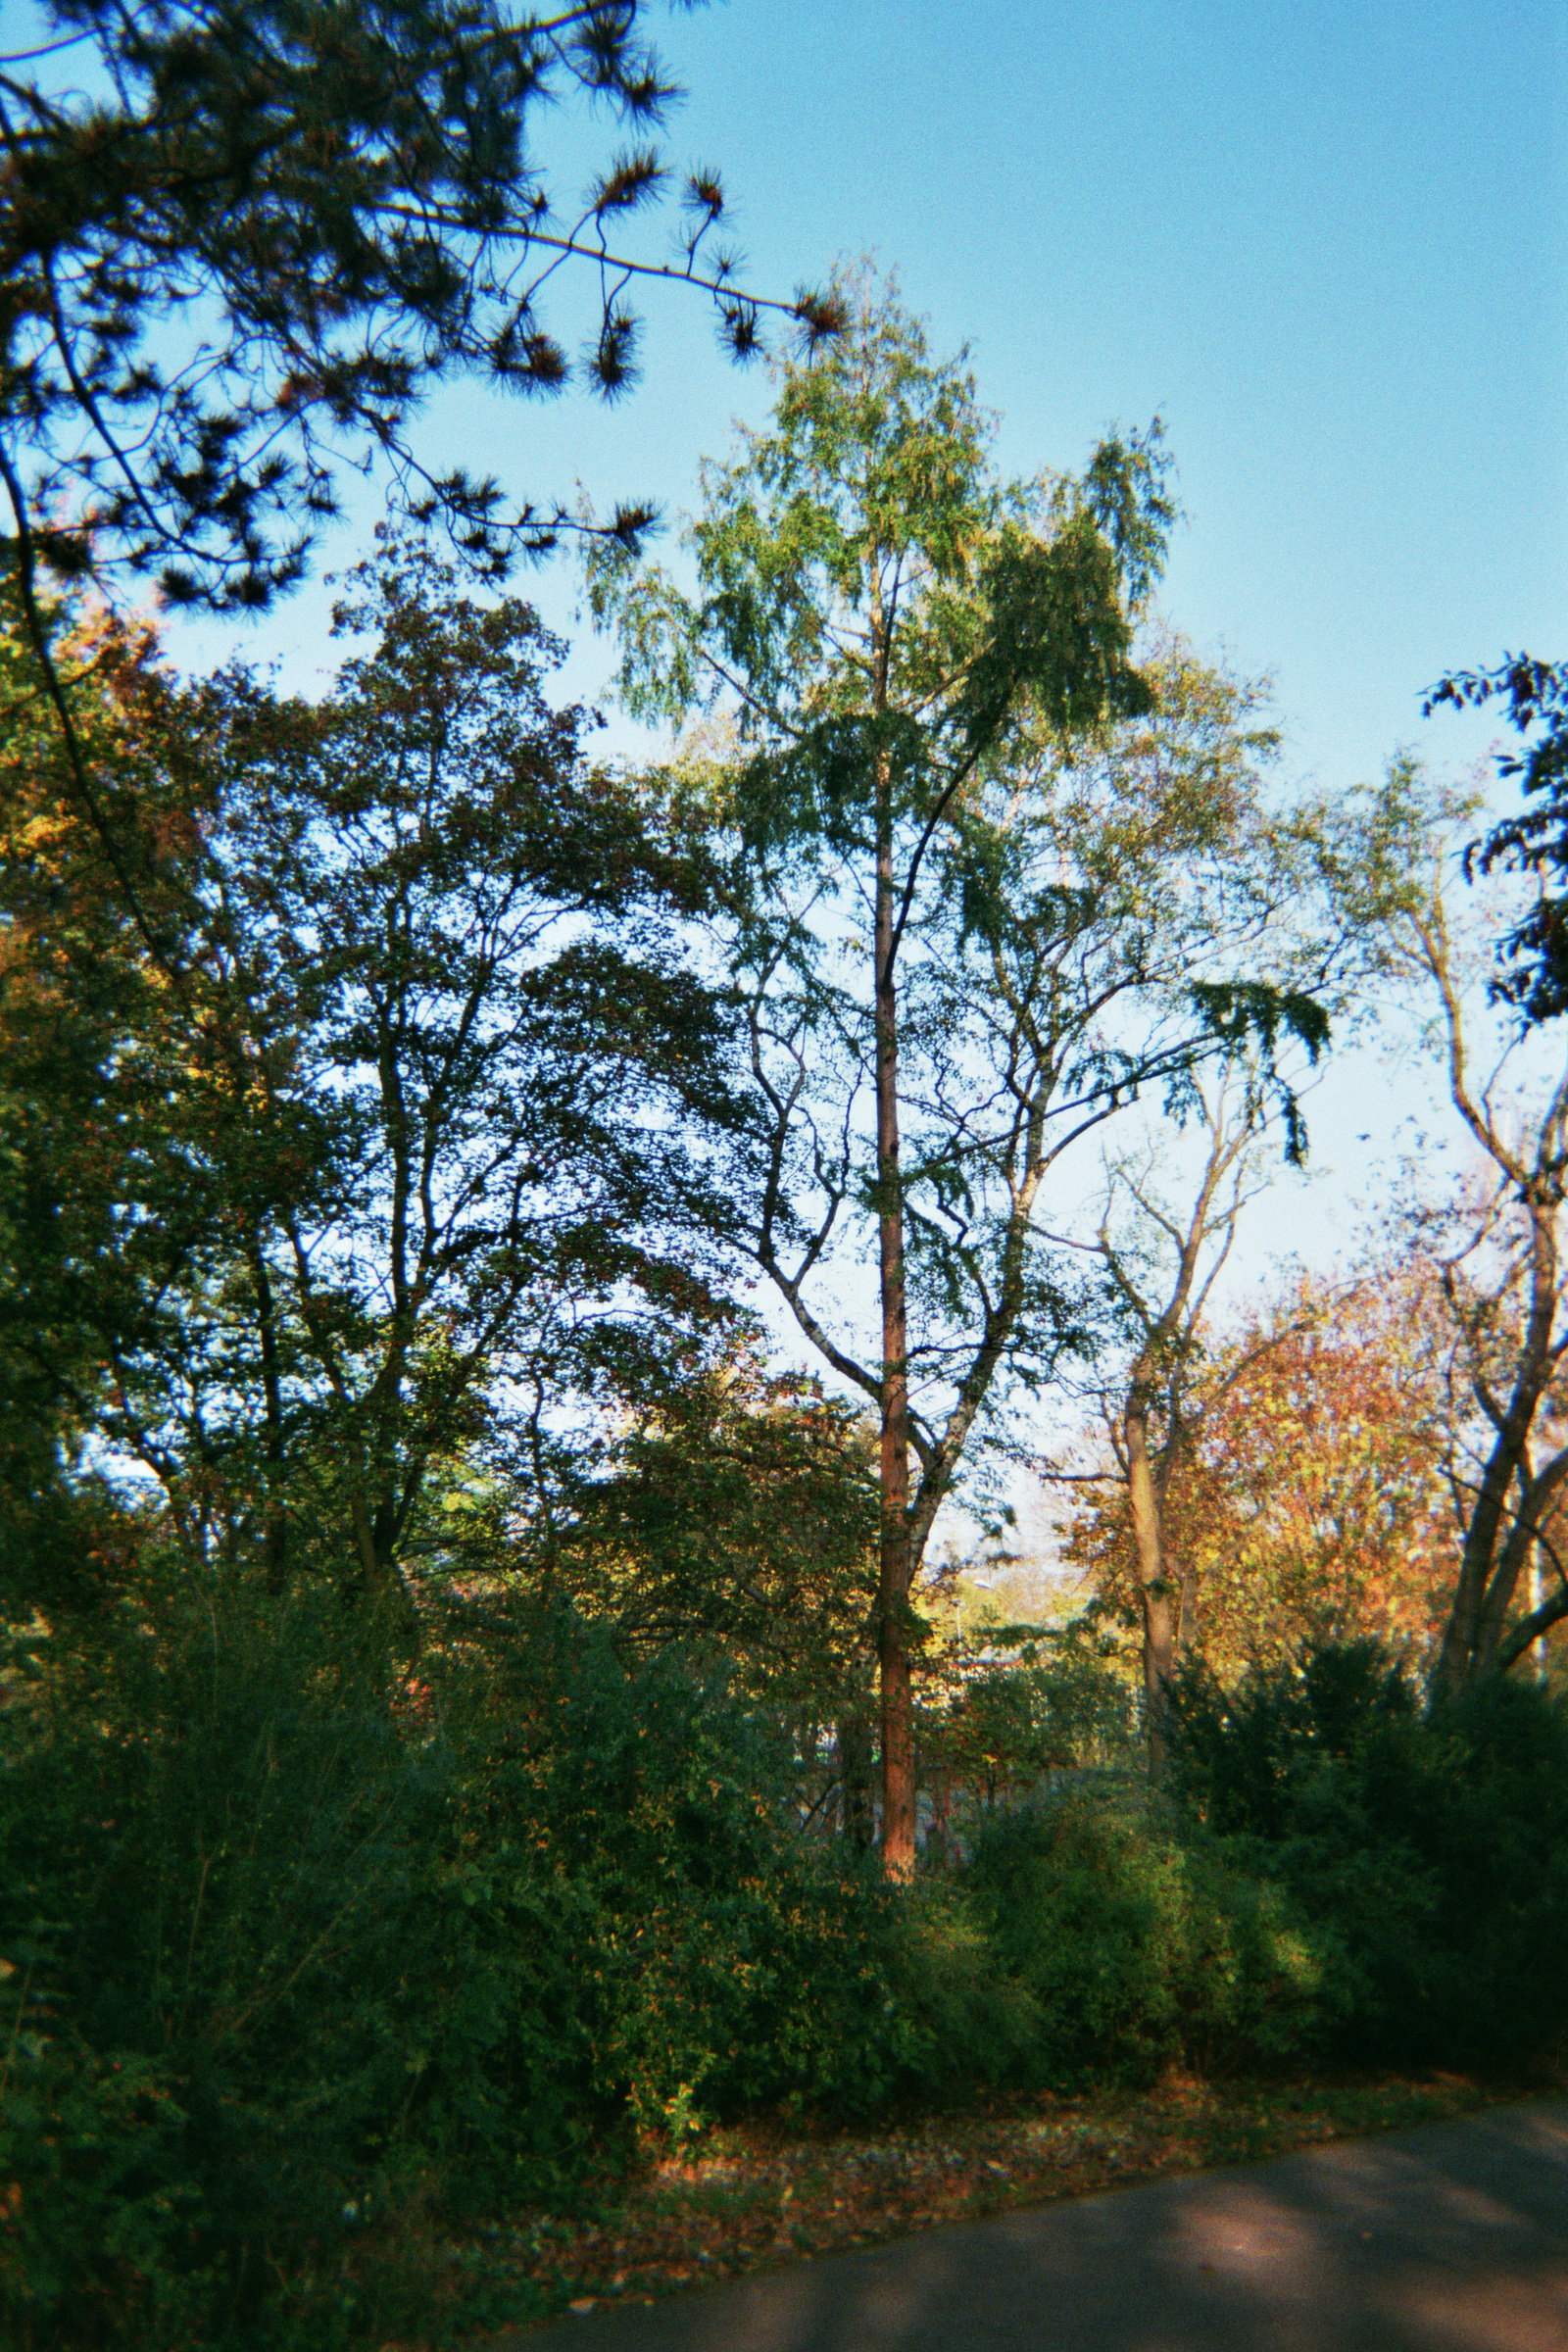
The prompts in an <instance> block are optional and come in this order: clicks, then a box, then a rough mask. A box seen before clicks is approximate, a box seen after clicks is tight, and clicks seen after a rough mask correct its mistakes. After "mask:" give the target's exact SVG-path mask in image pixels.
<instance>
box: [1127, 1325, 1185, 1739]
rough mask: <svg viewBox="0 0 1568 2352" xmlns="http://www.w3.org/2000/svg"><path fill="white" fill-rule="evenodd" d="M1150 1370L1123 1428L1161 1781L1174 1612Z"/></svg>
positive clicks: (1149, 1708) (1135, 1390) (1139, 1375)
mask: <svg viewBox="0 0 1568 2352" xmlns="http://www.w3.org/2000/svg"><path fill="white" fill-rule="evenodd" d="M1150 1386H1151V1381H1150V1367H1149V1365H1148V1363H1147V1361H1143V1360H1141V1361H1140V1362H1139V1364H1138V1365H1137V1367H1136V1368H1135V1370H1134V1373H1133V1378H1132V1382H1131V1385H1130V1387H1129V1389H1128V1392H1127V1408H1126V1411H1125V1413H1124V1414H1123V1416H1122V1430H1123V1434H1124V1437H1125V1440H1126V1446H1127V1495H1128V1501H1129V1503H1130V1505H1131V1510H1132V1522H1133V1547H1134V1553H1135V1560H1136V1566H1137V1571H1138V1599H1139V1606H1140V1608H1141V1610H1142V1613H1143V1621H1144V1723H1145V1728H1146V1730H1147V1733H1148V1737H1149V1776H1150V1779H1151V1780H1152V1781H1155V1782H1157V1781H1159V1779H1160V1778H1161V1777H1162V1775H1163V1773H1164V1770H1165V1765H1166V1762H1167V1760H1168V1758H1169V1754H1170V1683H1171V1677H1172V1675H1173V1674H1174V1673H1175V1671H1176V1612H1175V1609H1174V1608H1173V1607H1172V1605H1171V1594H1170V1591H1169V1587H1168V1585H1167V1583H1166V1579H1165V1559H1164V1539H1163V1531H1162V1527H1161V1519H1162V1513H1161V1511H1160V1496H1159V1494H1158V1492H1157V1489H1156V1487H1155V1483H1154V1473H1153V1468H1152V1464H1151V1462H1150V1459H1149V1402H1150Z"/></svg>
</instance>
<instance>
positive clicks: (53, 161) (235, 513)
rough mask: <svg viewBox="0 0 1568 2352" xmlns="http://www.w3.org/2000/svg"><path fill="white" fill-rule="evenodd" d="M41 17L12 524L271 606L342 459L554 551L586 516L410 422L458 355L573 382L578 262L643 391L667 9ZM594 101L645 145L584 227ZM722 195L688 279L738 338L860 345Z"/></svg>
mask: <svg viewBox="0 0 1568 2352" xmlns="http://www.w3.org/2000/svg"><path fill="white" fill-rule="evenodd" d="M39 15H40V18H41V22H42V24H43V25H44V26H45V27H52V26H59V27H61V28H62V32H63V36H64V37H62V38H61V39H60V40H57V41H55V42H53V43H48V42H44V43H41V44H40V45H38V46H35V47H33V48H32V49H31V51H30V53H24V55H23V56H21V57H15V58H12V59H10V60H9V61H8V71H7V75H6V84H5V89H6V148H7V171H6V177H5V181H4V188H3V198H0V289H3V292H0V468H3V473H4V480H5V484H6V487H7V490H8V492H9V495H10V498H11V502H12V506H13V510H14V514H13V528H14V529H15V531H16V532H18V533H20V534H24V535H26V534H28V533H29V532H30V533H32V534H35V536H36V540H37V542H38V544H39V545H40V546H41V547H42V548H43V549H44V550H45V551H46V552H47V553H48V555H49V556H50V558H51V560H52V561H53V562H54V563H55V564H56V565H57V566H60V567H62V568H64V567H67V566H70V567H72V568H77V569H79V568H82V567H85V566H88V565H92V564H99V565H104V564H108V563H111V562H114V561H116V560H119V561H121V562H124V563H128V564H129V566H130V567H131V568H132V569H133V570H135V571H137V572H142V573H152V574H154V575H155V576H156V577H157V579H158V581H159V584H160V586H161V588H162V590H163V593H164V595H165V596H166V597H167V598H169V599H171V600H174V601H184V602H192V601H196V600H202V601H205V602H207V603H209V604H212V605H216V606H217V607H219V608H220V609H221V610H231V611H233V610H237V611H245V610H250V609H254V608H256V607H258V606H264V605H266V604H267V603H268V602H269V601H270V598H271V597H272V596H273V594H274V593H275V592H277V591H278V590H279V589H288V588H292V587H293V586H295V585H296V584H297V582H298V581H299V579H300V578H301V577H302V575H303V572H304V568H305V564H306V559H307V554H308V551H309V549H310V547H311V545H312V543H313V541H314V539H315V537H316V535H317V533H318V532H319V529H320V527H321V525H322V523H323V521H324V520H325V519H326V518H327V517H329V516H331V515H333V514H334V513H335V512H336V507H337V490H336V479H337V471H338V467H339V466H340V465H342V464H344V463H348V464H351V465H352V464H363V465H367V466H368V465H369V464H371V463H372V462H373V461H374V460H376V459H379V460H380V461H381V462H382V463H383V464H384V465H387V466H389V468H390V471H391V474H392V479H393V482H394V484H395V486H396V488H397V490H398V492H399V493H400V494H401V498H402V501H403V503H404V505H405V506H406V507H407V508H408V509H410V510H412V511H414V512H416V513H419V512H423V513H424V514H427V515H441V516H443V517H444V518H445V519H447V520H448V521H449V522H450V523H451V524H452V526H453V527H454V529H455V530H456V531H457V532H458V533H459V534H460V535H461V538H462V540H463V543H464V545H465V546H466V550H467V552H468V553H469V554H470V555H471V556H473V557H475V558H477V559H479V560H481V561H483V562H485V563H486V564H489V566H490V567H491V568H492V569H493V570H497V571H499V570H500V569H502V568H504V567H505V565H506V564H507V563H508V561H509V560H510V559H511V557H512V556H513V554H514V553H515V552H516V551H517V550H519V549H521V550H526V551H527V552H529V553H539V552H541V551H543V550H544V549H546V548H549V547H550V546H552V545H554V544H555V541H556V538H557V536H558V534H559V532H560V531H561V529H562V528H563V527H564V525H566V524H567V519H568V518H567V515H566V514H565V511H564V509H561V508H556V509H554V510H552V509H549V508H545V509H543V510H541V509H540V508H538V507H535V506H534V505H532V504H525V505H523V506H521V507H520V508H519V509H516V510H515V511H513V512H511V513H508V512H507V511H506V509H505V507H504V505H503V502H502V494H501V491H500V488H499V486H498V485H497V483H496V482H495V481H494V479H493V478H485V477H480V478H475V477H473V476H472V475H470V474H468V473H467V472H466V470H465V469H464V468H462V467H458V466H446V467H442V468H440V469H439V470H433V469H432V468H431V467H430V466H428V465H427V464H422V463H420V462H419V461H418V460H417V458H416V456H415V454H414V451H413V449H412V447H411V444H410V427H411V424H412V421H413V418H414V417H415V414H416V412H417V409H418V408H419V405H420V403H421V401H422V399H423V398H424V396H425V395H426V394H427V393H428V392H429V390H430V389H431V388H432V387H433V386H434V385H435V384H436V383H438V382H440V381H442V380H450V378H451V377H452V376H453V375H454V373H457V374H464V375H468V376H471V377H477V378H479V380H481V381H488V382H489V383H492V384H495V385H498V386H501V387H503V388H505V389H506V390H508V391H511V392H516V393H524V394H543V395H548V394H550V393H553V392H556V391H559V390H560V389H561V387H562V386H563V385H564V383H565V382H566V380H567V379H568V377H569V375H570V374H571V363H570V361H569V360H568V358H567V355H566V353H565V352H564V350H563V348H562V346H561V344H560V343H559V342H558V341H557V340H556V338H555V337H554V336H553V335H552V334H551V332H550V331H549V328H548V325H547V322H546V318H545V316H544V311H545V302H546V289H547V287H548V286H549V285H550V283H551V281H552V280H553V279H555V278H556V276H557V274H558V272H559V271H560V270H561V269H562V267H563V264H566V265H567V266H568V267H569V265H570V261H571V259H572V258H573V257H575V258H576V259H578V260H580V261H583V262H587V263H589V264H590V265H597V266H598V267H599V268H600V271H601V277H600V284H601V303H600V311H599V317H598V321H597V326H596V329H595V331H594V332H593V333H592V334H591V335H590V337H589V348H588V352H587V355H586V359H585V364H584V368H583V373H584V375H585V376H586V378H587V380H588V382H589V383H590V385H591V386H592V387H593V388H594V389H595V390H596V391H597V392H598V393H599V394H600V395H601V396H602V397H603V398H605V399H607V400H613V399H615V398H618V397H619V396H620V395H621V394H622V393H624V392H626V391H627V390H629V389H630V387H631V385H632V384H633V383H634V382H635V381H636V376H637V349H636V347H637V341H638V322H637V319H636V318H635V316H634V314H633V313H632V311H631V309H630V307H629V305H628V302H627V299H626V292H627V287H628V284H629V283H630V282H632V281H634V280H635V279H636V278H637V277H638V276H639V275H655V276H658V277H660V278H661V279H664V280H667V279H668V278H669V277H670V276H671V274H672V271H671V268H670V264H669V260H668V256H667V254H663V253H661V254H658V255H640V254H639V253H638V251H637V249H636V238H635V233H634V232H633V231H632V230H631V225H630V217H631V216H632V215H633V214H634V213H637V212H639V211H641V210H644V209H646V208H647V207H648V206H649V205H650V204H651V203H655V202H657V199H658V198H659V197H660V195H661V194H662V191H663V190H664V188H665V186H666V184H667V177H668V175H667V172H666V171H665V168H664V167H663V165H662V163H661V161H660V159H659V156H658V154H657V152H656V151H655V150H653V149H652V148H650V147H649V146H648V145H647V144H646V139H647V136H648V134H649V132H650V131H652V130H655V129H657V127H658V125H659V124H660V123H662V120H663V118H664V116H665V113H666V111H667V109H668V107H669V104H670V102H671V100H672V99H673V97H674V96H675V92H674V90H673V88H672V86H671V85H670V83H669V82H668V81H667V80H666V78H665V76H664V74H663V73H662V69H661V66H660V63H659V60H658V58H657V56H656V55H655V53H654V51H653V50H652V48H651V47H650V46H649V44H648V42H647V40H646V38H645V37H644V35H645V26H646V18H647V11H646V8H645V7H644V5H643V0H616V5H614V6H613V7H569V8H566V9H564V10H562V11H559V12H557V13H556V14H555V15H554V16H553V17H551V18H549V19H548V20H543V21H542V20H541V19H540V18H539V17H538V15H537V14H536V13H535V12H532V11H530V10H526V9H522V10H519V9H516V8H513V7H511V6H509V5H507V0H380V5H379V6H378V8H377V10H376V12H375V15H374V19H373V22H370V21H366V22H362V21H361V20H360V19H359V18H358V17H357V16H356V15H355V14H354V12H353V11H350V10H345V9H344V8H342V7H341V6H339V5H336V4H335V0H243V4H242V0H175V4H173V5H171V4H170V0H128V4H127V5H110V4H109V0H50V4H49V5H47V6H45V7H44V8H43V9H42V10H41V11H40V12H39ZM83 50H85V52H86V54H85V58H84V57H83ZM61 51H64V52H65V77H64V79H62V78H61V72H60V60H59V53H60V52H61ZM45 61H47V62H45ZM40 67H41V72H40ZM573 102H575V103H577V104H579V105H584V106H595V107H601V108H602V107H605V106H607V105H608V107H609V108H610V109H611V110H612V112H613V114H614V115H615V117H617V118H618V121H619V123H620V124H621V126H622V128H623V129H624V130H627V131H630V132H631V133H632V134H633V135H635V136H637V137H639V138H640V139H641V140H643V141H644V142H645V143H643V144H641V145H639V146H637V147H636V148H634V149H630V150H622V151H620V152H619V153H615V154H613V155H611V156H609V157H608V158H607V160H606V164H605V168H604V170H603V171H602V172H600V173H599V174H598V175H597V176H596V178H595V181H594V184H593V186H592V188H591V189H590V191H589V193H588V195H587V197H586V199H585V201H584V203H583V205H582V207H581V210H580V212H579V213H578V215H577V218H576V219H575V221H571V220H570V219H569V217H568V218H566V219H564V220H563V221H558V220H557V218H556V214H555V211H554V209H553V205H552V198H551V193H550V189H549V186H548V184H547V180H546V177H545V174H544V172H543V170H542V168H541V164H540V160H539V155H538V150H537V143H536V135H535V125H536V123H537V122H538V119H539V117H540V115H541V114H543V113H545V112H547V111H548V110H550V109H552V108H555V107H558V106H560V105H562V104H563V103H565V104H571V103H573ZM723 210H724V197H723V190H722V187H721V185H720V183H719V180H718V178H717V175H716V174H715V173H714V172H712V171H711V170H705V171H700V172H692V173H690V174H689V175H688V176H687V178H686V180H685V182H684V186H683V190H682V217H681V225H680V229H679V232H678V235H679V247H680V251H681V254H682V259H683V273H684V275H685V277H686V279H687V280H688V282H690V283H692V284H694V285H696V286H699V287H701V288H703V289H704V290H705V291H706V293H707V294H708V296H709V297H710V299H711V303H712V306H713V309H714V311H715V313H716V319H717V323H718V326H719V329H720V333H721V336H722V338H723V340H724V341H725V342H726V343H727V345H728V346H729V348H730V349H731V350H732V351H733V353H734V354H735V356H736V357H737V358H742V357H745V356H747V355H748V354H750V353H751V352H753V351H754V350H755V349H756V348H757V347H758V341H759V326H760V313H762V312H769V311H770V312H775V313H780V312H781V313H783V314H784V315H785V317H787V318H788V319H793V320H794V321H795V323H796V324H797V326H798V327H799V328H800V330H801V333H802V336H803V339H805V340H806V341H808V342H809V341H812V340H814V339H815V338H817V337H819V336H821V335H823V334H830V333H831V332H832V331H833V328H834V324H835V319H834V314H833V312H832V308H831V305H828V304H825V303H824V302H823V301H822V300H821V299H820V298H819V297H817V296H813V295H811V294H809V293H805V294H801V295H798V296H797V297H796V298H795V299H794V300H793V301H792V302H783V303H781V302H777V301H770V300H763V299H759V298H756V297H752V296H748V295H746V294H745V293H744V292H742V290H741V288H740V287H739V285H738V283H737V281H736V277H735V256H734V255H733V253H731V254H728V255H723V256H721V255H718V254H713V255H712V256H711V259H710V257H709V254H708V247H709V245H710V243H711V234H712V232H713V230H714V227H715V225H716V223H717V222H718V221H719V220H720V218H721V217H722V214H723ZM607 234H608V235H609V236H610V237H612V238H613V240H614V244H615V246H616V247H617V248H618V253H617V258H616V259H615V261H614V263H613V268H612V271H611V274H610V275H609V276H608V277H607V276H605V275H604V274H603V263H604V260H605V255H606V251H607V247H606V244H605V238H606V236H607ZM628 240H629V241H628ZM681 273H682V271H681V270H680V269H677V270H676V271H675V272H673V274H681ZM585 274H586V273H585ZM651 519H652V515H651V511H650V510H649V509H647V508H646V507H635V508H633V507H627V508H622V509H621V510H619V512H618V513H617V514H616V515H615V517H614V520H613V524H612V525H611V526H610V527H611V529H612V530H613V531H615V532H618V533H619V534H620V535H622V536H623V537H626V538H631V537H633V536H635V535H636V533H637V532H638V531H639V530H640V529H642V528H644V527H646V525H647V524H648V523H649V521H651Z"/></svg>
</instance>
